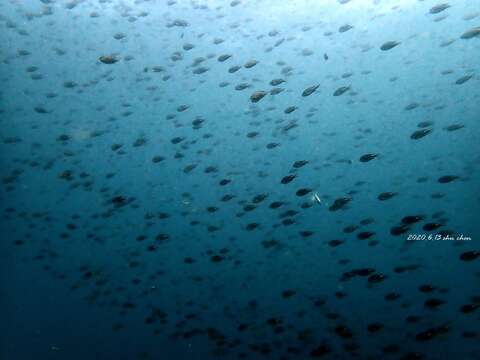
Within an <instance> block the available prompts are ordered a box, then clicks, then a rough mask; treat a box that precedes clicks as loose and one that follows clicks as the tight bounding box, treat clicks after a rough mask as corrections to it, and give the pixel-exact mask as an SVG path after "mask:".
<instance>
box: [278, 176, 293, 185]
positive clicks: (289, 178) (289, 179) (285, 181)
mask: <svg viewBox="0 0 480 360" xmlns="http://www.w3.org/2000/svg"><path fill="white" fill-rule="evenodd" d="M296 177H297V175H287V176H284V177H283V178H282V180H281V181H280V182H281V183H282V184H288V183H290V182H291V181H292V180H293V179H295V178H296Z"/></svg>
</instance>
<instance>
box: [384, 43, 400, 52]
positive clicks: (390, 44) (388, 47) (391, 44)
mask: <svg viewBox="0 0 480 360" xmlns="http://www.w3.org/2000/svg"><path fill="white" fill-rule="evenodd" d="M397 45H400V42H398V41H387V42H386V43H383V45H382V46H380V50H382V51H387V50H391V49H393V48H394V47H396V46H397Z"/></svg>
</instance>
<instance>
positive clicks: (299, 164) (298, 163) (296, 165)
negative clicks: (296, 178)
mask: <svg viewBox="0 0 480 360" xmlns="http://www.w3.org/2000/svg"><path fill="white" fill-rule="evenodd" d="M307 164H308V161H307V160H297V161H295V162H294V163H293V167H294V168H295V169H300V168H301V167H303V166H305V165H307Z"/></svg>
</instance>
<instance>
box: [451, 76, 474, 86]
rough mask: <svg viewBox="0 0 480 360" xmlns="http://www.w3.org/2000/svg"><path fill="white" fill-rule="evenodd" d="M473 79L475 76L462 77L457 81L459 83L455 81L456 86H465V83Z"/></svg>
mask: <svg viewBox="0 0 480 360" xmlns="http://www.w3.org/2000/svg"><path fill="white" fill-rule="evenodd" d="M472 77H473V74H470V75H465V76H462V77H461V78H459V79H457V81H455V84H456V85H462V84H465V83H466V82H467V81H468V80H470V79H471V78H472Z"/></svg>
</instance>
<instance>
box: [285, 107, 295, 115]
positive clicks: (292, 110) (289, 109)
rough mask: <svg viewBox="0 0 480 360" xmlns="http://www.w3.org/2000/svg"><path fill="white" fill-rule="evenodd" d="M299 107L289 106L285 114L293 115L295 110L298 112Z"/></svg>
mask: <svg viewBox="0 0 480 360" xmlns="http://www.w3.org/2000/svg"><path fill="white" fill-rule="evenodd" d="M297 109H298V107H296V106H289V107H288V108H286V109H285V110H284V111H283V112H284V113H285V114H291V113H292V112H294V111H295V110H297Z"/></svg>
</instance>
